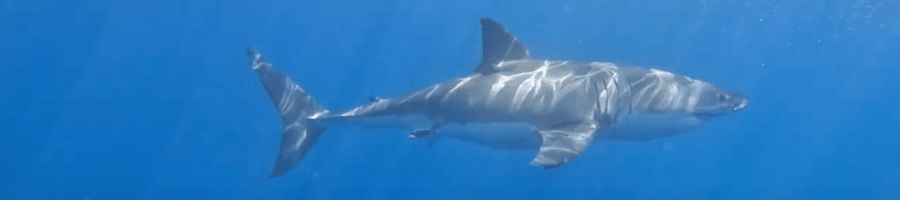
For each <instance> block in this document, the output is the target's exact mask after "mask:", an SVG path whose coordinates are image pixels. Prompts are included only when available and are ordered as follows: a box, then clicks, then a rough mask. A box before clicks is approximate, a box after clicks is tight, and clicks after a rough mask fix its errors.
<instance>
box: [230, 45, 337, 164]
mask: <svg viewBox="0 0 900 200" xmlns="http://www.w3.org/2000/svg"><path fill="white" fill-rule="evenodd" d="M247 56H248V57H249V59H250V68H251V69H253V71H256V74H257V75H258V76H259V80H260V82H262V85H263V87H264V88H265V89H266V92H267V93H268V94H269V97H270V98H271V99H272V104H274V105H275V108H276V109H277V110H278V114H280V116H281V122H282V127H283V128H284V132H283V133H282V135H281V145H280V147H279V150H278V158H276V160H275V167H274V169H273V170H272V173H271V174H270V175H269V178H274V177H278V176H281V175H284V174H285V173H287V172H288V171H290V170H291V169H292V168H294V167H295V166H296V165H297V163H299V162H300V160H301V159H303V157H304V156H305V155H306V153H307V151H309V149H310V148H312V146H313V144H315V143H316V140H318V139H319V136H321V135H322V132H323V131H324V130H325V128H324V127H322V126H320V125H318V124H316V120H315V119H316V118H318V117H322V116H325V115H327V114H328V110H326V109H325V108H323V107H322V106H320V105H319V104H316V102H315V101H314V100H313V98H312V97H311V96H309V94H308V93H306V91H304V90H303V89H302V88H300V86H299V85H298V84H296V83H294V81H292V80H291V79H290V78H289V77H287V76H284V75H282V74H281V73H279V72H278V71H276V70H274V69H273V68H272V64H270V63H269V62H267V61H266V60H265V59H264V58H263V57H262V55H260V54H258V53H256V51H254V50H253V49H249V48H248V49H247Z"/></svg>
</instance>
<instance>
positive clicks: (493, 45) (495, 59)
mask: <svg viewBox="0 0 900 200" xmlns="http://www.w3.org/2000/svg"><path fill="white" fill-rule="evenodd" d="M481 45H482V47H481V48H482V49H481V51H482V56H481V63H480V64H479V65H478V68H476V69H475V73H480V74H491V73H494V72H497V71H498V70H497V64H498V63H500V62H501V61H504V60H518V59H524V58H528V54H529V53H528V49H527V48H525V45H523V44H522V42H519V39H517V38H516V37H515V36H513V35H512V34H509V32H507V31H506V29H504V28H503V25H500V23H497V22H496V21H494V20H491V19H489V18H481Z"/></svg>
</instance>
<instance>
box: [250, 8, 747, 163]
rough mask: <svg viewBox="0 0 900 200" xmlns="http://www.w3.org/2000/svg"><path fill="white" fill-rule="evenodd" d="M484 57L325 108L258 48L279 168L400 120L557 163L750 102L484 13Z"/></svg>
mask: <svg viewBox="0 0 900 200" xmlns="http://www.w3.org/2000/svg"><path fill="white" fill-rule="evenodd" d="M481 27H482V51H483V52H482V58H481V63H480V64H479V65H478V67H477V68H476V69H475V71H474V73H472V74H471V75H469V76H466V77H462V78H457V79H454V80H449V81H446V82H443V83H440V84H437V85H433V86H430V87H427V88H424V89H422V90H419V91H417V92H413V93H411V94H409V95H405V96H399V97H396V98H387V99H382V98H372V99H370V103H368V104H366V105H362V106H359V107H356V108H353V109H350V110H348V111H344V112H331V111H329V110H328V109H325V108H324V107H322V106H321V105H320V104H318V103H316V101H315V100H314V99H313V98H312V97H311V96H310V95H309V94H308V93H307V92H306V91H305V90H303V88H302V87H300V86H299V85H298V84H297V83H295V82H294V81H292V80H291V79H290V78H289V77H287V76H285V75H283V74H281V73H279V72H277V71H276V70H274V69H273V67H272V64H270V63H269V62H268V61H266V60H265V59H264V58H263V57H262V56H261V55H260V54H259V53H257V52H255V51H254V50H253V49H248V50H247V55H248V56H249V59H250V67H251V68H252V69H253V70H254V71H256V73H257V75H258V77H259V79H260V81H261V82H262V85H263V87H264V88H265V90H266V92H267V93H268V95H269V97H270V98H271V100H272V103H273V104H274V105H275V107H276V109H277V111H278V113H279V114H280V116H281V121H282V125H283V128H284V131H283V133H282V140H281V145H280V147H279V152H278V157H277V158H276V160H275V166H274V169H273V171H272V173H271V175H270V176H269V177H270V178H271V177H277V176H281V175H283V174H285V173H286V172H288V171H289V170H291V169H292V168H294V166H296V165H297V163H299V162H300V160H301V159H302V158H303V157H304V156H305V155H306V153H307V152H308V151H309V149H310V148H312V146H313V145H314V144H315V142H316V140H317V139H318V138H319V137H320V136H321V135H322V133H323V132H324V130H325V128H326V127H328V126H335V125H363V126H368V127H376V128H401V129H404V130H406V131H408V133H409V137H410V138H413V139H418V138H423V139H424V140H426V141H429V142H433V141H435V140H436V139H437V138H439V137H441V138H443V137H449V138H456V139H461V140H465V141H469V142H473V143H476V144H479V145H484V146H488V147H492V148H496V149H535V150H538V152H537V155H536V156H535V157H534V159H533V160H531V162H530V164H531V165H535V166H541V167H544V168H547V169H549V168H553V167H556V166H559V165H561V164H563V163H566V162H568V161H570V160H572V159H573V158H575V157H576V156H578V155H579V154H580V153H581V152H583V151H585V149H587V148H588V146H590V145H591V144H593V143H598V142H596V141H604V140H607V141H611V140H648V139H654V138H664V137H669V136H672V135H675V134H678V133H682V132H685V131H686V130H691V129H694V128H697V127H699V126H701V125H703V124H704V123H706V122H707V121H708V120H710V119H711V118H713V117H717V116H722V115H725V114H729V113H734V112H737V111H741V110H744V109H745V108H747V105H748V103H749V99H748V98H747V97H746V96H745V95H742V94H741V93H737V92H732V91H729V90H724V89H720V88H719V87H717V86H714V85H712V84H709V83H706V82H704V81H700V80H697V79H692V78H689V77H686V76H682V75H675V74H672V73H669V72H665V71H661V70H656V69H647V68H640V67H631V66H622V65H617V64H614V63H608V62H578V61H566V60H545V59H536V58H532V57H531V55H530V53H529V51H528V49H527V48H526V47H525V46H524V45H523V44H522V43H521V42H520V41H519V40H518V39H517V38H516V37H514V36H513V35H512V34H510V33H509V32H508V31H507V30H506V29H505V28H503V27H502V25H500V24H499V23H497V22H495V21H493V20H491V19H488V18H482V19H481Z"/></svg>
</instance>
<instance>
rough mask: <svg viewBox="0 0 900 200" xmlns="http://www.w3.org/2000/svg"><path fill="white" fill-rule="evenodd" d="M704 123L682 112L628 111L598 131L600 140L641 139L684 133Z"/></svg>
mask: <svg viewBox="0 0 900 200" xmlns="http://www.w3.org/2000/svg"><path fill="white" fill-rule="evenodd" d="M703 124H704V121H703V120H702V119H700V118H697V117H696V116H693V115H689V114H682V113H663V114H645V113H628V114H623V115H621V116H619V118H618V119H617V120H616V122H615V123H614V124H613V125H612V126H610V127H609V128H607V129H606V130H605V131H603V132H602V133H600V134H599V135H598V137H599V138H600V139H601V140H613V141H642V140H652V139H657V138H665V137H671V136H674V135H677V134H679V133H684V132H685V131H688V130H691V129H695V128H698V127H700V126H701V125H703Z"/></svg>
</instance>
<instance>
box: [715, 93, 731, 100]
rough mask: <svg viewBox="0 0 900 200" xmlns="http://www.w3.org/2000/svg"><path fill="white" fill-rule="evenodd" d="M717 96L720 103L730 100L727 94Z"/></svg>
mask: <svg viewBox="0 0 900 200" xmlns="http://www.w3.org/2000/svg"><path fill="white" fill-rule="evenodd" d="M716 96H718V98H719V101H725V100H728V95H727V94H719V95H716Z"/></svg>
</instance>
